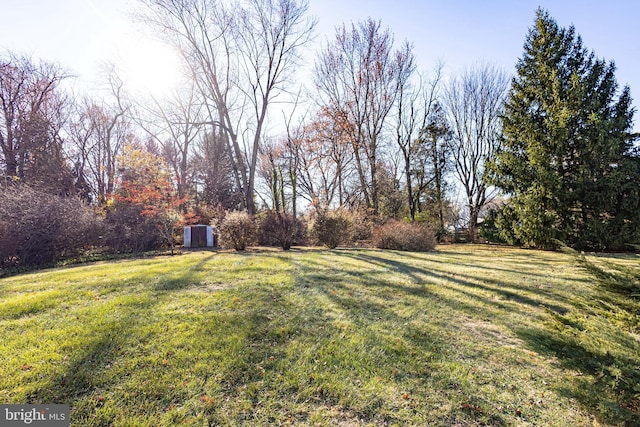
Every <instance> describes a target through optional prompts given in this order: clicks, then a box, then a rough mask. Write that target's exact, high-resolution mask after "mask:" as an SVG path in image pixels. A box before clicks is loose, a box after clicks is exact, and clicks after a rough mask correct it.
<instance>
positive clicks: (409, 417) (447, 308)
mask: <svg viewBox="0 0 640 427" xmlns="http://www.w3.org/2000/svg"><path fill="white" fill-rule="evenodd" d="M639 261H640V258H639V257H638V255H633V254H628V255H598V256H596V255H588V256H587V257H586V258H585V257H582V258H581V257H580V256H578V255H577V254H571V253H556V252H543V251H533V250H521V249H514V248H502V247H495V246H483V245H448V246H440V247H439V248H438V249H437V251H435V252H432V253H411V252H394V251H380V250H369V249H338V250H320V249H309V248H303V249H294V250H292V251H290V252H283V251H279V250H271V249H253V250H250V251H248V252H245V253H235V252H225V251H219V252H211V251H201V252H187V253H183V254H181V255H177V256H173V257H169V256H158V257H152V258H140V259H131V260H121V261H111V262H103V263H94V264H86V265H80V266H73V267H66V268H59V269H52V270H45V271H39V272H34V273H28V274H22V275H17V276H13V277H7V278H4V279H0V331H2V340H1V341H0V403H68V404H70V405H71V420H72V423H71V424H72V425H73V426H111V425H114V426H173V425H175V426H180V425H329V424H331V425H345V426H352V425H376V426H377V425H435V426H438V425H442V426H445V425H446V426H450V425H454V426H474V425H495V426H502V425H509V426H511V425H522V426H526V425H532V426H533V425H554V426H587V425H588V426H593V425H640V422H639V421H638V420H639V419H640V386H638V384H640V338H639V334H640V326H639V325H640V297H639V294H638V292H639V291H638V289H639V286H640V285H639V281H640V262H639Z"/></svg>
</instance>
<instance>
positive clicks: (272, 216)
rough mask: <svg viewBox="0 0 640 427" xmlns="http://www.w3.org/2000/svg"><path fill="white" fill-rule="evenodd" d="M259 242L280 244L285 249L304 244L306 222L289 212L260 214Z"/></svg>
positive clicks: (270, 244)
mask: <svg viewBox="0 0 640 427" xmlns="http://www.w3.org/2000/svg"><path fill="white" fill-rule="evenodd" d="M258 222H259V226H258V229H259V231H258V242H259V243H260V244H261V245H265V246H280V247H281V248H282V249H284V250H285V251H287V250H289V249H291V246H293V245H300V244H304V241H305V240H306V239H305V232H304V231H305V225H304V223H303V222H302V221H301V220H299V219H297V218H295V217H294V216H293V215H291V214H288V213H280V212H276V211H267V212H265V213H263V214H262V215H260V217H259V220H258Z"/></svg>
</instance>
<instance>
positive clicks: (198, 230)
mask: <svg viewBox="0 0 640 427" xmlns="http://www.w3.org/2000/svg"><path fill="white" fill-rule="evenodd" d="M206 246H207V227H192V228H191V247H192V248H204V247H206Z"/></svg>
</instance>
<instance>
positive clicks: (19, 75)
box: [0, 53, 70, 191]
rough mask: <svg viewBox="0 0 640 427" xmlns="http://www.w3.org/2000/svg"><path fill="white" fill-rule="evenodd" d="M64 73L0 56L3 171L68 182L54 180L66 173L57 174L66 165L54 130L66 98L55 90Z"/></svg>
mask: <svg viewBox="0 0 640 427" xmlns="http://www.w3.org/2000/svg"><path fill="white" fill-rule="evenodd" d="M66 77H67V76H66V74H65V72H64V71H63V70H62V69H61V68H60V67H59V66H57V65H54V64H49V63H45V62H40V63H36V62H34V61H32V60H31V59H30V58H28V57H25V56H22V57H21V56H17V55H15V54H12V53H8V54H6V55H5V56H4V57H1V58H0V153H1V154H2V157H1V160H2V163H3V164H4V170H3V172H4V175H5V176H7V177H17V178H18V179H20V180H22V181H24V182H28V181H33V180H39V181H42V183H44V184H48V185H50V186H52V185H58V186H59V187H60V186H68V183H67V184H64V183H62V182H56V181H60V180H63V181H65V180H67V178H68V177H65V176H63V175H64V174H65V171H67V165H66V161H65V158H64V151H63V139H62V136H61V134H60V131H61V129H62V126H63V124H64V122H65V120H66V116H67V112H66V107H67V105H68V102H67V99H66V98H65V97H64V96H63V95H62V93H61V91H60V90H59V86H60V83H61V82H62V80H63V79H65V78H66ZM69 176H70V175H69ZM58 189H59V190H63V189H62V188H61V187H60V188H58ZM63 191H64V190H63Z"/></svg>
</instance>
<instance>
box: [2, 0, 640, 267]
mask: <svg viewBox="0 0 640 427" xmlns="http://www.w3.org/2000/svg"><path fill="white" fill-rule="evenodd" d="M140 3H141V5H142V6H143V7H142V8H141V9H140V11H139V14H138V15H137V17H136V19H138V20H139V22H141V23H143V24H144V25H147V26H149V27H150V28H152V29H153V30H154V32H155V33H156V34H157V35H158V37H161V38H163V39H164V40H165V41H166V42H167V43H169V44H171V45H172V46H174V47H175V49H176V51H177V52H179V53H180V55H181V58H182V60H183V61H182V62H183V64H184V70H185V76H186V77H187V78H186V79H185V80H184V85H183V86H182V87H180V88H179V89H177V90H176V91H174V93H173V95H172V97H171V98H170V99H163V100H156V99H153V98H148V97H145V98H140V97H137V96H133V95H132V94H131V92H130V91H128V90H127V86H126V82H124V81H122V80H121V79H120V77H119V76H118V73H117V67H116V68H114V69H113V70H111V71H110V72H109V73H107V75H106V78H105V79H106V82H107V83H108V84H107V86H108V94H107V95H97V94H94V95H87V96H83V97H79V96H72V95H71V94H70V93H69V92H68V91H66V90H64V88H63V82H64V81H65V80H68V79H70V78H71V77H70V76H69V75H68V73H67V72H66V71H65V70H64V69H63V68H62V67H61V66H58V65H55V64H50V63H46V62H42V61H37V60H34V59H32V58H29V57H26V56H21V55H19V54H15V53H11V52H8V53H6V54H5V55H3V56H2V57H1V58H0V101H1V103H2V110H1V111H0V148H1V152H0V172H1V174H0V176H2V184H1V193H2V194H1V195H0V196H1V197H2V199H1V200H2V203H1V204H0V236H1V237H0V240H1V241H2V242H3V243H2V244H0V256H2V257H3V259H2V260H1V261H2V262H3V263H11V262H13V263H20V262H21V261H19V260H20V259H21V258H24V255H17V251H18V249H17V246H20V245H17V244H16V243H15V242H17V241H22V240H21V239H22V238H21V237H20V236H24V235H26V234H28V233H27V231H26V230H28V229H32V228H33V227H35V228H43V227H44V224H45V223H46V224H49V226H48V227H49V228H51V227H54V225H51V223H55V222H56V221H58V220H59V219H56V218H49V219H48V222H46V221H45V222H43V223H42V224H40V225H42V226H43V227H39V226H38V221H44V219H42V218H41V219H40V220H38V219H37V218H36V217H37V215H35V216H34V218H32V219H31V220H30V221H32V223H31V225H30V226H29V227H31V228H29V227H27V225H25V224H26V223H25V221H23V220H22V219H20V218H26V217H27V216H28V215H26V216H25V210H29V209H28V206H27V205H30V206H31V210H34V211H36V210H38V209H41V206H40V207H38V206H39V205H38V203H40V202H37V200H39V199H43V198H49V199H50V200H54V199H55V200H59V202H60V204H61V205H60V206H62V205H64V204H65V203H67V204H68V203H70V201H75V202H74V203H76V205H77V209H78V212H83V215H85V216H86V218H85V219H86V221H84V224H85V225H86V227H87V229H86V230H83V231H82V232H80V231H78V233H80V234H82V235H85V236H86V238H85V240H86V242H83V239H82V237H80V236H78V237H77V238H76V239H75V240H74V241H75V242H78V243H76V244H75V246H79V247H80V246H81V247H84V246H91V245H104V244H107V245H108V246H109V247H113V248H117V250H142V249H148V248H150V247H154V246H157V245H161V244H163V242H165V243H166V242H173V237H172V234H173V233H174V231H175V227H177V226H179V225H181V224H187V223H189V222H193V221H197V220H199V221H211V220H214V219H215V218H216V217H218V218H219V217H220V216H221V215H223V214H222V213H221V212H229V211H234V210H239V211H240V210H241V211H245V212H247V213H248V214H249V215H250V216H255V215H259V214H260V213H261V212H264V211H270V212H272V213H274V212H275V213H276V219H277V220H278V221H280V222H276V225H275V226H276V228H277V227H278V224H280V225H283V226H284V225H285V224H289V223H291V220H290V219H289V220H287V221H288V222H287V221H284V220H283V219H282V218H284V217H285V216H288V217H292V218H293V219H294V220H295V219H297V218H299V217H301V215H306V216H307V217H322V218H326V215H327V213H328V212H333V211H337V212H340V211H342V212H344V211H349V212H351V214H353V213H357V215H358V217H359V218H358V219H356V220H355V222H356V223H366V224H368V225H367V227H364V229H366V230H365V231H361V232H360V234H362V236H361V237H363V238H365V239H366V238H367V237H370V235H371V229H372V227H374V226H375V225H376V224H378V225H379V224H382V223H384V222H385V221H387V220H390V219H396V220H407V221H410V222H426V223H428V224H431V226H432V228H433V229H434V230H439V231H438V235H439V236H440V237H442V236H444V235H446V233H447V230H449V229H451V228H452V227H453V226H464V229H465V230H467V233H468V238H469V239H471V240H476V239H478V238H492V239H495V240H500V241H504V242H508V243H511V244H520V245H526V246H533V247H545V248H550V247H554V246H556V245H557V244H558V242H560V241H561V242H565V243H567V244H569V245H571V246H574V247H580V248H592V249H629V248H630V246H628V245H629V244H636V243H638V242H639V241H640V229H639V227H638V224H640V217H639V212H640V194H639V192H640V190H639V186H638V182H640V160H639V159H640V156H639V152H638V147H637V145H636V140H637V135H636V134H634V133H633V132H632V129H633V114H634V110H633V108H632V106H631V96H630V90H629V88H628V87H624V88H622V89H621V90H620V88H619V87H618V85H617V83H616V80H615V66H614V64H613V63H608V62H606V61H604V60H602V59H599V58H597V57H596V56H595V54H594V53H593V52H591V51H589V50H588V49H587V48H585V47H584V46H583V44H582V40H581V38H580V36H579V35H577V33H576V31H575V29H574V28H573V27H569V28H562V27H560V26H559V25H558V24H557V23H556V22H555V20H554V19H553V18H552V17H551V16H550V15H549V14H548V13H547V12H546V11H544V10H541V9H540V10H538V11H537V12H536V18H535V22H534V25H533V26H532V27H531V28H530V29H529V33H528V35H527V37H526V40H525V45H524V52H523V55H522V57H521V58H520V59H519V60H518V62H517V65H516V70H515V71H516V73H515V76H514V77H510V76H509V75H508V74H507V72H505V71H504V70H501V69H499V68H497V67H495V66H493V65H491V64H476V65H474V66H471V67H470V68H468V69H466V70H465V71H463V72H462V73H460V74H459V75H457V76H453V77H450V78H449V79H445V78H444V77H443V66H442V65H441V64H436V65H435V67H433V70H432V71H431V72H429V73H425V72H421V71H420V69H419V68H418V65H417V64H416V58H415V56H414V53H413V46H412V45H411V43H409V42H403V43H400V44H398V43H396V41H395V40H394V36H393V33H392V32H391V30H390V29H388V28H385V27H384V26H383V25H382V22H381V21H376V20H373V19H367V20H364V21H361V22H357V23H352V24H350V25H346V24H344V25H342V26H341V27H339V28H337V29H336V33H335V36H334V38H332V39H331V40H329V41H327V42H326V43H325V44H324V45H323V46H322V48H321V50H320V51H318V52H317V53H316V54H315V59H314V67H313V70H312V74H311V78H310V80H311V84H309V85H308V86H307V87H303V86H302V85H298V84H297V83H296V79H295V77H296V73H297V71H298V70H299V67H300V65H301V62H302V60H303V51H304V49H305V48H307V47H308V46H309V45H310V44H309V43H310V41H311V40H312V37H313V35H314V29H315V24H316V23H315V21H314V19H313V18H312V17H310V16H309V14H308V3H307V1H305V0H243V1H241V2H235V3H233V4H231V3H229V2H213V1H211V0H142V1H141V2H140ZM284 103H286V104H287V105H289V106H290V108H288V109H287V110H285V111H283V108H282V105H283V104H284ZM276 122H277V123H281V125H280V126H278V129H279V130H277V131H274V130H273V128H274V127H273V123H276ZM16 195H19V197H16ZM460 199H461V200H463V202H462V203H458V202H457V200H460ZM56 210H57V211H59V212H61V213H62V212H67V213H68V212H69V209H62V208H61V209H55V208H54V209H53V210H51V209H50V210H49V211H48V212H47V213H48V214H49V215H50V216H52V217H55V216H56V215H55V211H56ZM61 215H62V214H61ZM91 215H93V216H94V217H95V218H94V219H95V221H93V220H89V219H90V218H91ZM80 216H82V215H79V217H80ZM312 219H313V218H312ZM68 220H69V221H72V220H73V216H71V217H70V218H68ZM62 222H64V221H62ZM62 222H60V221H58V223H60V224H61V223H62ZM80 222H81V221H79V223H80ZM17 224H22V225H20V226H18V225H17ZM60 224H58V228H60V229H65V230H67V232H68V229H69V227H71V226H65V227H62V226H61V225H60ZM65 224H66V223H65ZM96 224H100V227H102V229H101V230H100V231H99V232H96V231H91V230H92V229H91V227H96V226H97V225H96ZM44 228H46V227H44ZM285 228H287V230H288V229H289V228H290V227H285ZM294 228H295V227H294ZM356 228H357V227H356ZM361 228H363V227H361ZM293 231H294V230H293V228H291V232H292V233H293ZM42 234H43V235H45V234H47V232H45V231H43V232H42ZM49 234H51V233H49ZM9 236H10V237H9ZM89 236H100V237H102V239H103V240H102V241H101V242H95V241H93V240H92V239H90V238H89ZM39 238H40V239H42V238H43V236H40V237H39ZM63 240H64V239H63ZM85 243H86V244H85ZM24 245H25V244H24V242H23V244H22V246H24ZM58 246H59V247H60V249H59V250H58V252H56V251H54V252H55V253H58V255H57V256H61V255H60V253H64V252H65V250H66V251H70V249H65V248H70V247H71V246H74V245H70V243H69V242H67V243H65V244H59V245H58ZM75 246H74V247H75ZM2 248H4V249H2Z"/></svg>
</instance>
